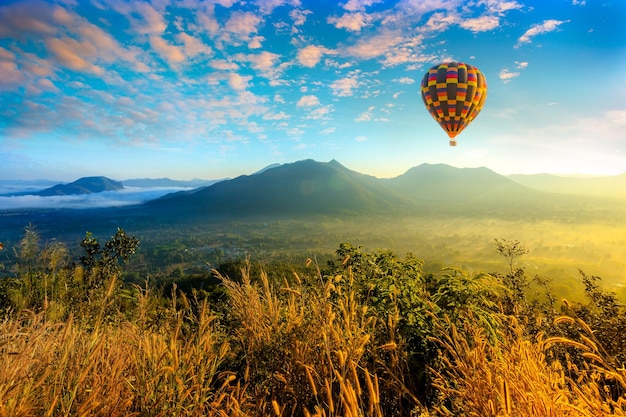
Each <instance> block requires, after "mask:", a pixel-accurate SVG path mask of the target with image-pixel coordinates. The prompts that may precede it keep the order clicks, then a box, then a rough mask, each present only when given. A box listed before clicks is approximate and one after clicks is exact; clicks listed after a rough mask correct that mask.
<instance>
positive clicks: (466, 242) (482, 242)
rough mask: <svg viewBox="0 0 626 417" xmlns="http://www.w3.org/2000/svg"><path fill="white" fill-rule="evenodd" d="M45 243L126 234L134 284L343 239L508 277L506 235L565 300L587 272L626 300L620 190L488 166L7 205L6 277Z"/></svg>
mask: <svg viewBox="0 0 626 417" xmlns="http://www.w3.org/2000/svg"><path fill="white" fill-rule="evenodd" d="M29 224H31V225H33V226H35V227H36V230H37V231H38V233H39V234H40V236H41V244H42V245H45V244H46V242H51V241H53V240H55V239H56V240H58V241H61V242H64V243H65V244H67V245H68V249H70V251H71V252H72V253H73V255H74V257H75V258H77V257H79V256H80V246H79V244H80V241H81V239H82V238H83V237H84V236H85V233H86V232H92V233H93V235H94V236H96V237H98V238H100V239H102V240H105V239H107V238H109V237H110V236H111V235H113V234H114V233H115V231H116V228H118V227H120V228H122V229H124V230H125V231H126V232H127V233H128V234H131V235H135V236H136V237H137V238H139V240H140V241H141V243H140V246H139V250H138V252H137V254H136V256H134V257H133V258H132V259H131V261H130V262H131V263H130V264H129V265H128V267H127V273H128V278H129V279H131V280H134V281H140V282H141V281H142V280H143V279H145V278H146V277H152V278H153V279H157V280H159V279H166V278H167V279H170V278H172V277H175V278H178V279H180V278H185V277H187V276H193V277H203V276H205V277H206V276H209V275H210V270H209V267H208V266H207V264H208V265H210V266H211V267H217V266H219V265H220V264H223V263H225V262H232V261H237V260H241V259H244V258H245V257H249V258H250V259H251V261H253V262H256V263H260V264H264V265H268V267H269V266H270V265H271V266H272V267H273V266H275V265H278V264H281V265H283V266H285V267H284V269H285V270H288V269H289V268H292V269H293V268H297V267H298V265H303V264H304V262H305V260H306V259H309V258H310V259H314V260H317V261H318V263H319V264H320V265H323V264H324V263H325V262H326V260H328V259H331V258H333V257H334V252H335V251H336V250H337V248H338V247H339V245H340V244H341V243H343V242H349V243H351V244H352V245H355V246H359V245H360V246H362V247H363V249H364V250H367V251H372V252H374V251H381V250H383V251H387V250H388V251H393V252H394V253H396V254H397V255H398V256H404V254H406V253H412V254H413V255H415V256H416V257H417V258H419V259H422V260H423V261H424V262H425V264H424V270H425V271H427V272H430V273H433V274H438V273H440V272H441V270H442V268H445V267H458V268H462V269H464V270H467V271H469V272H471V273H479V272H498V273H502V274H504V273H506V272H507V268H508V265H507V264H506V262H505V260H504V259H503V258H502V257H501V256H500V255H498V253H497V252H496V249H495V245H494V239H496V238H498V239H506V240H518V241H520V242H521V244H522V245H523V246H524V247H525V248H526V249H528V251H529V253H528V254H527V255H525V256H523V257H520V258H519V259H518V260H516V265H517V266H519V267H524V268H525V270H526V273H527V275H528V276H529V277H534V276H535V275H538V276H540V277H542V278H548V279H550V280H551V281H552V283H553V286H554V289H555V291H556V292H557V293H558V294H559V296H561V297H567V298H577V297H579V296H580V295H581V294H582V287H581V286H580V285H579V283H578V280H579V271H578V270H579V269H580V270H583V271H584V272H585V273H587V274H589V275H597V276H600V277H601V278H602V280H603V281H602V283H603V285H604V286H606V287H607V288H608V289H610V290H612V291H615V292H616V293H617V294H618V295H619V296H620V297H621V298H622V299H626V287H625V285H626V209H625V208H624V206H623V200H621V199H619V198H612V196H610V195H606V194H605V195H601V196H600V195H598V196H593V197H591V196H580V195H579V196H577V195H572V194H558V193H553V192H547V191H538V190H535V189H532V188H529V187H526V186H523V185H521V184H518V183H515V182H513V181H511V180H509V179H507V178H506V177H503V176H500V175H498V174H496V173H494V172H492V171H489V170H487V169H484V168H480V169H457V168H453V167H449V166H444V165H423V166H420V167H417V168H415V169H413V170H410V171H409V172H407V174H405V175H404V176H401V177H399V178H397V179H395V180H379V179H376V178H374V177H369V176H365V175H362V174H359V173H356V172H354V171H351V170H349V169H347V168H345V167H343V166H342V165H341V164H339V163H338V162H336V161H331V162H330V163H318V162H315V161H310V160H309V161H300V162H297V163H293V164H285V165H282V166H278V167H273V168H272V169H268V170H264V171H261V172H259V173H256V174H253V175H250V176H241V177H238V178H235V179H233V180H227V181H222V182H219V183H215V184H213V185H211V186H208V187H200V188H197V189H194V190H191V191H182V192H178V193H172V194H168V195H166V196H164V197H162V198H159V199H156V200H153V201H150V202H148V203H146V204H138V205H132V206H125V207H111V208H99V209H38V210H35V209H32V210H30V209H21V210H0V225H2V227H1V228H0V242H3V243H4V246H5V248H6V249H5V250H4V251H2V252H0V263H1V264H2V265H4V269H2V270H0V274H1V275H2V276H10V275H11V273H12V272H11V271H12V265H14V264H15V262H16V253H17V252H19V245H20V239H21V237H22V235H23V232H24V227H26V226H28V225H29Z"/></svg>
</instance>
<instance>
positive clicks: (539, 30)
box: [515, 19, 569, 47]
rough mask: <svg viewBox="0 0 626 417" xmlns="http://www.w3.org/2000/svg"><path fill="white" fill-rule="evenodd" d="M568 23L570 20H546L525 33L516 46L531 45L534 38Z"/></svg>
mask: <svg viewBox="0 0 626 417" xmlns="http://www.w3.org/2000/svg"><path fill="white" fill-rule="evenodd" d="M568 22H569V20H555V19H549V20H544V21H543V23H539V24H536V25H533V26H532V27H531V28H530V29H528V30H527V31H526V32H524V34H523V35H522V36H520V38H519V39H518V40H517V44H516V45H515V46H516V47H519V46H520V45H521V44H524V43H531V42H532V40H531V39H532V38H533V37H535V36H537V35H541V34H543V33H549V32H553V31H555V30H557V29H558V28H559V26H561V25H562V24H563V23H568Z"/></svg>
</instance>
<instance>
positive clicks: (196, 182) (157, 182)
mask: <svg viewBox="0 0 626 417" xmlns="http://www.w3.org/2000/svg"><path fill="white" fill-rule="evenodd" d="M220 181H223V180H221V179H220V180H201V179H197V178H196V179H193V180H186V181H183V180H172V179H169V178H136V179H129V180H124V181H122V183H123V184H124V186H127V187H139V188H151V187H181V188H198V187H206V186H209V185H213V184H215V183H216V182H220Z"/></svg>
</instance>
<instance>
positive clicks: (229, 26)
mask: <svg viewBox="0 0 626 417" xmlns="http://www.w3.org/2000/svg"><path fill="white" fill-rule="evenodd" d="M262 22H263V19H261V17H259V16H258V15H256V14H254V13H252V12H240V11H235V12H233V13H232V14H231V16H230V18H229V19H228V21H227V22H226V24H225V25H224V30H225V31H226V32H227V33H230V34H233V35H235V36H236V37H237V38H238V39H242V40H249V39H251V37H250V35H251V34H252V33H256V32H257V31H258V28H257V27H258V26H260V25H261V23H262Z"/></svg>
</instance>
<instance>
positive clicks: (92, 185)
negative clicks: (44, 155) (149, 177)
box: [5, 177, 124, 197]
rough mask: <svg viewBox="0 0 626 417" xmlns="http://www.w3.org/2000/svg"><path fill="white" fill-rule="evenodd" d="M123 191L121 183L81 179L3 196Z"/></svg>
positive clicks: (87, 178) (89, 178) (94, 178)
mask: <svg viewBox="0 0 626 417" xmlns="http://www.w3.org/2000/svg"><path fill="white" fill-rule="evenodd" d="M122 189H124V186H123V185H122V183H121V182H119V181H115V180H112V179H110V178H107V177H83V178H80V179H78V180H76V181H74V182H71V183H69V184H56V185H53V186H52V187H49V188H44V189H43V190H39V191H23V192H15V193H10V194H5V196H20V195H37V196H41V197H51V196H60V195H80V194H92V193H101V192H103V191H119V190H122Z"/></svg>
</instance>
